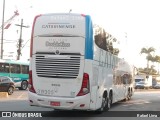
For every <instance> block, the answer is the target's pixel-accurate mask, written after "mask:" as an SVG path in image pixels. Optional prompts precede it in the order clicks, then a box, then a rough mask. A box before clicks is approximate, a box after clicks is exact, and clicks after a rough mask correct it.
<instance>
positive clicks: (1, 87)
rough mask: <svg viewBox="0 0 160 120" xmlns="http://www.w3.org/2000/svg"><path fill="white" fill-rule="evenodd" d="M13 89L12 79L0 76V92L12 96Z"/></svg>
mask: <svg viewBox="0 0 160 120" xmlns="http://www.w3.org/2000/svg"><path fill="white" fill-rule="evenodd" d="M14 89H15V85H14V82H13V81H12V78H10V77H7V76H0V92H7V93H8V95H11V94H13V92H14Z"/></svg>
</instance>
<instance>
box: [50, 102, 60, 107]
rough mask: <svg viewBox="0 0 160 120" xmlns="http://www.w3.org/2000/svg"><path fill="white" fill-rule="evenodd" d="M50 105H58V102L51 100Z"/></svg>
mask: <svg viewBox="0 0 160 120" xmlns="http://www.w3.org/2000/svg"><path fill="white" fill-rule="evenodd" d="M50 105H51V106H60V102H55V101H51V102H50Z"/></svg>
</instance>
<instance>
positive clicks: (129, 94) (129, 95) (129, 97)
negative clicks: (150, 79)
mask: <svg viewBox="0 0 160 120" xmlns="http://www.w3.org/2000/svg"><path fill="white" fill-rule="evenodd" d="M131 94H132V93H131V91H128V95H127V100H130V99H131Z"/></svg>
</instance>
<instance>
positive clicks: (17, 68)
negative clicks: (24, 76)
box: [10, 64, 21, 73]
mask: <svg viewBox="0 0 160 120" xmlns="http://www.w3.org/2000/svg"><path fill="white" fill-rule="evenodd" d="M10 67H11V73H20V72H21V71H20V65H16V64H10Z"/></svg>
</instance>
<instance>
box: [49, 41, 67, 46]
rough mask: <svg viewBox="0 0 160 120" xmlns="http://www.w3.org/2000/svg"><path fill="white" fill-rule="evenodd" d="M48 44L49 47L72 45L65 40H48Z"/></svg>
mask: <svg viewBox="0 0 160 120" xmlns="http://www.w3.org/2000/svg"><path fill="white" fill-rule="evenodd" d="M46 46H47V47H70V43H65V42H63V41H62V42H58V41H57V42H55V41H54V42H49V41H46Z"/></svg>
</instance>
